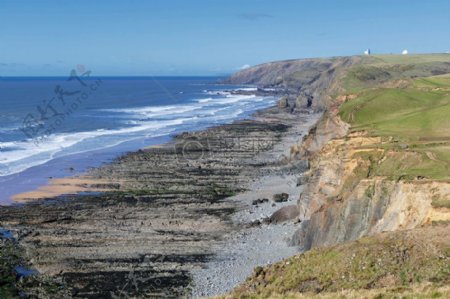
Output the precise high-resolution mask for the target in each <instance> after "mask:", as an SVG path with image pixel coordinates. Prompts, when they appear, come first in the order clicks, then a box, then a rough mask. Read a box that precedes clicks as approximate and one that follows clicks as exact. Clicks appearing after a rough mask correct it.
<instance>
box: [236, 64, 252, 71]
mask: <svg viewBox="0 0 450 299" xmlns="http://www.w3.org/2000/svg"><path fill="white" fill-rule="evenodd" d="M249 67H250V64H244V65H243V66H241V67H239V68H238V69H240V70H245V69H248V68H249Z"/></svg>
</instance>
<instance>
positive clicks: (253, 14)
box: [238, 12, 273, 21]
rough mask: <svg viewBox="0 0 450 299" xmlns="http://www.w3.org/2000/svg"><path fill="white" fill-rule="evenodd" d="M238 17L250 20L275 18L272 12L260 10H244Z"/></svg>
mask: <svg viewBox="0 0 450 299" xmlns="http://www.w3.org/2000/svg"><path fill="white" fill-rule="evenodd" d="M238 17H239V18H241V19H244V20H248V21H257V20H260V19H268V18H273V16H272V15H270V14H267V13H260V12H244V13H241V14H239V15H238Z"/></svg>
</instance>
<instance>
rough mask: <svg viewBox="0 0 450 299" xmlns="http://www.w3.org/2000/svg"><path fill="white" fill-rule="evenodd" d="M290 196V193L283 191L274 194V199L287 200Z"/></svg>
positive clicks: (276, 200)
mask: <svg viewBox="0 0 450 299" xmlns="http://www.w3.org/2000/svg"><path fill="white" fill-rule="evenodd" d="M288 198H289V194H287V193H284V192H283V193H279V194H275V195H274V196H273V201H274V202H285V201H287V200H288Z"/></svg>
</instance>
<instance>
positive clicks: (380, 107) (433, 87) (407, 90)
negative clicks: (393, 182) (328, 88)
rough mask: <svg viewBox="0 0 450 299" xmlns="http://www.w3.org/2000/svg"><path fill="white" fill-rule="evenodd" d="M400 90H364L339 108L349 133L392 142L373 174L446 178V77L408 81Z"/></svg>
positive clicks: (449, 92) (449, 143) (449, 101)
mask: <svg viewBox="0 0 450 299" xmlns="http://www.w3.org/2000/svg"><path fill="white" fill-rule="evenodd" d="M408 80H409V81H408V82H407V85H406V86H403V87H402V88H366V89H362V90H361V91H359V92H358V93H357V95H358V97H357V98H356V99H354V100H351V101H348V102H346V103H344V104H343V105H342V106H341V110H340V116H341V117H342V119H343V120H345V121H346V122H348V123H350V124H351V125H352V128H351V130H352V131H366V132H368V133H369V135H372V136H382V137H386V140H391V141H390V142H386V144H383V147H385V148H386V149H392V150H393V151H394V153H392V152H391V154H390V155H389V156H385V157H383V158H384V159H382V161H383V162H381V163H380V164H378V165H376V167H375V171H374V172H373V174H374V175H382V176H388V177H391V178H396V179H398V178H400V177H401V178H405V179H413V178H416V177H423V178H428V179H439V180H450V75H443V76H432V77H426V78H417V79H408Z"/></svg>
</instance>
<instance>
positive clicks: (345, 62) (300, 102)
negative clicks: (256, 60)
mask: <svg viewBox="0 0 450 299" xmlns="http://www.w3.org/2000/svg"><path fill="white" fill-rule="evenodd" d="M361 60H362V58H361V57H335V58H328V59H325V58H324V59H304V60H286V61H278V62H270V63H265V64H261V65H258V66H255V67H252V68H249V69H245V70H242V71H240V72H238V73H236V74H234V75H232V76H231V77H230V78H228V79H227V80H226V81H224V82H225V83H228V84H253V85H256V86H258V87H259V88H266V89H267V88H270V89H274V90H280V91H282V93H283V94H285V95H286V96H287V97H288V98H289V104H290V105H291V107H295V108H307V107H312V108H314V109H316V110H325V109H326V108H327V107H329V106H331V104H332V100H333V98H332V93H333V92H338V88H339V87H338V86H337V85H335V84H334V83H335V82H336V81H337V80H336V79H337V78H339V77H341V76H342V71H343V70H344V69H346V68H348V67H349V66H351V65H354V64H357V63H360V62H361Z"/></svg>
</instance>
